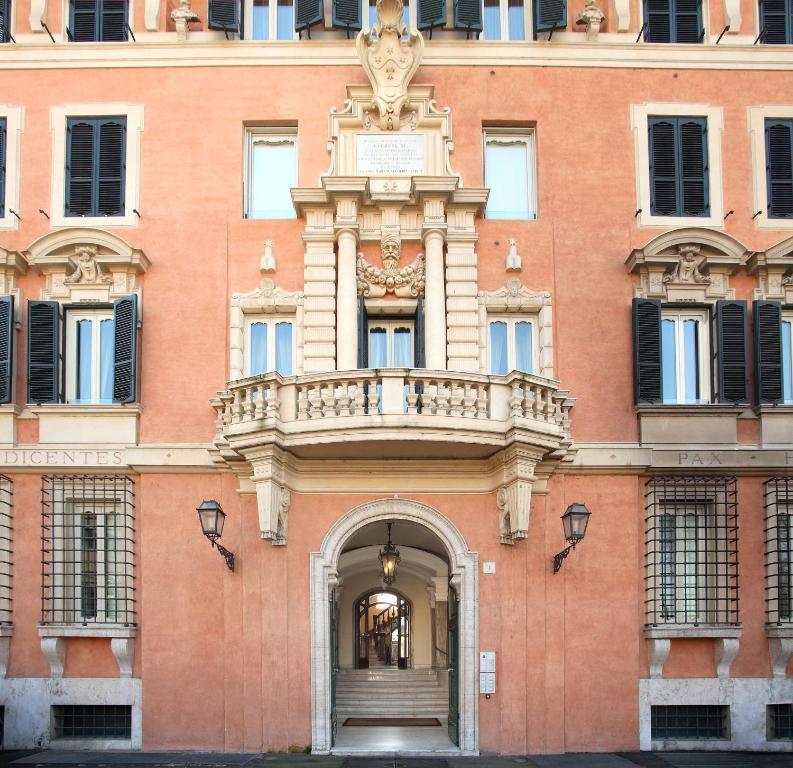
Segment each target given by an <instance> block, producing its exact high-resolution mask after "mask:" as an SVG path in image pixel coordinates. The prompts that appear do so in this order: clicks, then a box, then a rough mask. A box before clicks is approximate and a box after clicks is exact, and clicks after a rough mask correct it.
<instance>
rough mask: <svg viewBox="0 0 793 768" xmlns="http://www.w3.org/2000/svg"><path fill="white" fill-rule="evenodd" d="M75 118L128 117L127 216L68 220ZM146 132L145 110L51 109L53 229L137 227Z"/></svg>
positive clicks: (114, 105) (123, 106) (102, 106)
mask: <svg viewBox="0 0 793 768" xmlns="http://www.w3.org/2000/svg"><path fill="white" fill-rule="evenodd" d="M73 117H78V118H79V117H124V118H126V121H127V129H126V159H125V163H126V167H125V178H124V215H123V216H66V213H65V212H66V209H65V201H66V145H67V142H66V126H67V122H68V120H69V118H73ZM142 131H143V106H142V105H138V104H129V103H126V102H98V103H79V104H78V103H75V104H61V105H58V106H55V107H50V132H51V134H52V191H51V203H50V226H52V227H137V226H138V216H137V215H136V214H135V213H133V211H134V210H139V206H140V202H139V201H140V135H141V132H142Z"/></svg>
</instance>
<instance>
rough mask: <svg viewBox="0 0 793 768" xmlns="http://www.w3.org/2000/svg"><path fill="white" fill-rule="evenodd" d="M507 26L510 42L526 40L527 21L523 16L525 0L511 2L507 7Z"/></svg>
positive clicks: (512, 0) (511, 0)
mask: <svg viewBox="0 0 793 768" xmlns="http://www.w3.org/2000/svg"><path fill="white" fill-rule="evenodd" d="M507 8H508V9H509V10H508V11H507V25H508V27H509V39H510V40H525V39H526V20H525V17H524V15H523V0H509V4H508V5H507Z"/></svg>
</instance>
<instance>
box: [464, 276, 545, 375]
mask: <svg viewBox="0 0 793 768" xmlns="http://www.w3.org/2000/svg"><path fill="white" fill-rule="evenodd" d="M478 301H479V371H480V373H485V374H487V373H489V372H490V321H491V320H498V319H500V318H514V319H517V320H524V319H525V320H529V321H530V322H532V323H533V324H534V328H535V330H536V333H534V334H533V336H532V345H533V349H532V357H533V358H534V360H535V370H534V372H533V373H534V375H536V376H543V377H545V378H547V379H553V378H554V374H553V371H554V364H553V310H552V306H551V293H550V291H533V290H531V288H528V287H526V286H525V285H523V284H522V283H521V282H520V280H519V279H518V278H511V279H510V280H508V281H507V283H506V285H505V286H504V287H503V288H500V289H499V290H497V291H480V292H479V296H478ZM535 350H536V351H535Z"/></svg>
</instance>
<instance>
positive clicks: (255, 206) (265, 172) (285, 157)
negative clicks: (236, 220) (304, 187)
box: [248, 138, 297, 219]
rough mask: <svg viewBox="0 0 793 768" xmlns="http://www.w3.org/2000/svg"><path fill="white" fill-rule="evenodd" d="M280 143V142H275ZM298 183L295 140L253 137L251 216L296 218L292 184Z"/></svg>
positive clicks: (249, 215) (259, 217)
mask: <svg viewBox="0 0 793 768" xmlns="http://www.w3.org/2000/svg"><path fill="white" fill-rule="evenodd" d="M276 142H277V143H276ZM295 186H297V168H296V163H295V142H294V141H293V140H292V139H283V140H278V139H277V138H274V139H272V141H271V142H270V141H256V140H254V145H253V151H252V153H251V178H250V209H249V210H248V217H249V218H252V219H293V218H294V217H295V210H294V208H293V207H292V196H291V194H290V193H289V189H290V187H295Z"/></svg>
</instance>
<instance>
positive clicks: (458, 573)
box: [311, 498, 479, 754]
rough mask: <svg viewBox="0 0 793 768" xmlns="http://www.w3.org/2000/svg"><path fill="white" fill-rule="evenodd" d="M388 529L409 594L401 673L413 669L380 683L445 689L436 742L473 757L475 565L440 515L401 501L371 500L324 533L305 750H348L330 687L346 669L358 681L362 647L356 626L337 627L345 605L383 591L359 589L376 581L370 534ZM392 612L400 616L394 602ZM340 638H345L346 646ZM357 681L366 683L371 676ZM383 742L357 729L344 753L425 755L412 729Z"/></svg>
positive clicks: (315, 580)
mask: <svg viewBox="0 0 793 768" xmlns="http://www.w3.org/2000/svg"><path fill="white" fill-rule="evenodd" d="M387 522H391V523H392V524H393V526H394V532H395V539H394V540H395V542H396V543H397V544H399V545H400V550H401V552H402V553H403V559H402V562H401V564H400V575H399V576H398V577H397V579H398V580H399V579H400V578H401V579H402V582H401V584H400V591H402V590H405V589H408V590H410V593H409V594H407V595H405V596H406V597H409V598H410V600H409V601H408V604H409V605H410V613H409V623H408V631H407V632H406V633H405V634H406V636H407V639H408V643H409V645H408V653H407V656H406V662H405V666H406V667H407V665H408V664H409V665H410V667H411V668H410V669H407V668H404V669H399V665H398V661H397V665H396V666H392V667H390V668H384V670H383V674H381V675H378V677H383V675H386V676H387V675H389V674H391V675H395V676H396V675H402V676H404V677H402V678H401V679H400V680H399V682H400V683H401V682H405V681H408V680H410V681H411V684H414V679H415V676H421V675H424V674H426V675H427V676H429V677H432V676H436V677H437V678H438V681H439V684H442V685H443V691H444V700H443V702H442V703H443V704H444V707H443V713H442V718H443V723H442V733H443V739H444V740H446V743H447V744H448V748H449V751H455V750H456V749H458V748H459V752H461V753H462V754H478V749H479V739H478V695H477V678H478V676H477V669H478V643H477V635H478V602H477V599H478V598H477V594H478V593H477V576H478V574H477V567H478V566H477V564H478V558H477V555H476V553H475V552H470V551H469V550H468V547H467V545H466V543H465V540H464V539H463V537H462V535H461V534H460V532H459V531H458V530H457V528H456V527H455V526H454V525H453V524H452V523H451V522H450V521H449V520H447V519H446V518H445V517H444V516H443V515H441V514H440V513H439V512H438V511H436V510H434V509H432V508H431V507H429V506H427V505H425V504H421V503H419V502H415V501H410V500H405V499H399V498H394V499H382V500H377V501H372V502H368V503H366V504H362V505H361V506H359V507H356V508H355V509H353V510H351V511H350V512H348V513H347V514H346V515H344V516H343V517H342V518H340V519H339V520H338V521H337V522H336V523H335V524H334V525H333V526H332V527H331V529H330V530H329V531H328V533H327V535H326V537H325V540H324V541H323V543H322V548H321V550H320V551H319V552H314V553H312V555H311V635H312V637H311V640H312V642H311V648H312V676H311V694H312V695H311V705H312V751H313V752H314V753H316V754H327V753H329V752H331V751H337V752H342V751H346V750H347V748H348V747H349V746H350V745H351V744H353V742H351V741H350V731H349V728H345V727H344V722H346V720H345V719H344V717H343V718H342V720H343V722H342V723H341V724H339V723H338V721H337V717H336V715H337V711H336V683H337V676H338V674H339V672H340V671H341V674H342V676H343V675H344V673H345V668H346V669H347V670H348V674H361V671H360V670H359V669H356V666H357V662H358V661H359V654H360V646H359V645H357V644H356V637H355V636H356V632H355V623H354V622H350V621H349V620H346V621H344V620H342V621H340V620H339V618H340V617H341V616H344V615H345V614H346V615H347V616H350V613H347V612H346V608H345V607H344V606H345V605H346V606H348V607H349V610H350V612H351V613H352V615H353V616H354V617H355V616H357V614H356V610H357V609H356V608H355V607H354V605H353V604H354V603H358V604H359V601H360V598H362V597H364V596H365V595H366V594H377V595H382V594H387V593H388V592H389V588H387V587H385V585H383V584H382V582H381V583H380V584H378V583H377V582H376V581H374V583H368V581H367V580H369V581H371V580H373V579H376V578H377V575H376V566H375V565H374V563H376V562H377V558H376V552H377V546H376V545H377V542H378V541H379V540H378V539H377V538H376V537H377V536H378V535H381V534H378V533H377V531H378V530H379V531H380V532H381V533H382V532H384V531H385V525H384V523H387ZM397 533H398V535H399V538H397V535H396V534H397ZM379 578H380V579H382V574H380V577H379ZM420 584H424V587H423V589H424V594H425V596H427V600H426V605H425V604H422V603H421V601H420V600H418V599H414V597H413V596H414V595H418V594H419V588H418V586H417V585H420ZM367 587H368V588H367ZM446 601H448V603H447V602H446ZM447 606H448V607H447ZM396 608H397V613H398V612H399V604H398V603H397V605H396ZM422 612H423V615H422ZM347 628H349V629H347ZM347 631H350V635H349V638H348V639H346V638H345V637H344V634H345V633H346V632H347ZM411 642H412V645H411V644H410V643H411ZM370 659H371V657H370ZM392 662H393V646H392ZM362 674H364V675H367V676H370V677H371V676H372V675H371V670H363V672H362ZM418 682H419V681H415V684H418ZM421 682H422V684H424V685H425V684H426V682H424V681H423V680H422V681H421ZM447 690H448V699H447V698H446V691H447ZM406 714H407V716H410V717H418V716H419V715H420V714H423V713H422V711H421V710H420V709H416V708H413V709H411V710H410V712H408V713H406ZM439 719H440V718H439ZM447 721H448V722H447ZM403 725H404V724H403ZM337 728H340V729H341V730H342V731H344V730H346V731H347V733H346V734H341V735H342V736H343V738H340V741H339V744H337V745H336V746H335V748H334V742H335V740H336V736H337ZM428 730H429V729H425V730H424V731H422V733H421V736H422V737H423V736H425V734H426V733H427V731H428ZM438 730H439V729H438ZM383 733H385V731H384V729H381V728H359V729H357V732H356V733H355V742H354V744H355V745H356V746H355V748H352V747H350V749H349V751H374V750H377V751H397V752H422V751H431V750H430V749H427V748H426V747H425V746H424V744H425V742H426V739H422V738H418V735H419V733H418V730H417V731H416V732H415V735H416V738H412V737H411V738H407V739H405V738H404V737H403V738H401V739H397V740H392V741H389V740H388V739H386V738H385V736H382V737H381V736H380V734H383ZM447 733H448V740H447V737H446V734H447ZM378 739H381V740H380V741H378ZM345 745H346V746H345ZM455 745H456V746H455ZM432 749H435V747H432Z"/></svg>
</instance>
